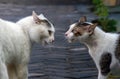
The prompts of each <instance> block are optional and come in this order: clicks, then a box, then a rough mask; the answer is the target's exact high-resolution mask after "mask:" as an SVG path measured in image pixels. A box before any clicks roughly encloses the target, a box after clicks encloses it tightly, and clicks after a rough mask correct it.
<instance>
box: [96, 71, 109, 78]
mask: <svg viewBox="0 0 120 79" xmlns="http://www.w3.org/2000/svg"><path fill="white" fill-rule="evenodd" d="M107 78H108V75H102V73H101V72H100V71H99V73H98V79H107Z"/></svg>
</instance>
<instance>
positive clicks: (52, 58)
mask: <svg viewBox="0 0 120 79" xmlns="http://www.w3.org/2000/svg"><path fill="white" fill-rule="evenodd" d="M33 10H34V11H36V12H37V13H38V14H41V13H43V14H44V15H45V17H47V18H48V19H49V20H50V21H51V22H52V23H53V24H54V26H55V28H56V33H55V42H54V43H53V44H52V45H48V46H44V47H43V46H41V45H39V44H35V45H34V46H33V48H32V53H31V59H30V63H29V79H97V73H98V72H97V69H96V66H95V64H94V62H93V60H92V58H91V57H90V56H89V54H88V49H87V48H86V47H85V46H84V45H82V44H80V43H73V44H69V43H68V42H67V40H66V39H65V37H64V33H65V32H66V31H67V30H68V28H69V25H70V24H72V23H74V22H76V21H78V20H79V18H80V17H81V16H86V17H87V19H88V21H92V20H97V21H98V22H99V25H100V26H101V28H102V29H103V30H104V31H106V32H120V0H0V18H2V19H5V20H9V21H13V22H16V21H18V20H19V19H21V18H23V17H26V16H30V15H32V11H33ZM106 21H107V22H106ZM105 22H106V23H105ZM104 24H105V25H104ZM118 79H120V78H118Z"/></svg>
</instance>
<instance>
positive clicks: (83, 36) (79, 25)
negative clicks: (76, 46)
mask: <svg viewBox="0 0 120 79" xmlns="http://www.w3.org/2000/svg"><path fill="white" fill-rule="evenodd" d="M95 27H96V24H92V23H90V22H86V17H81V18H80V20H79V21H78V22H76V23H74V24H71V25H70V28H69V30H68V31H67V32H66V33H65V36H66V38H67V39H68V42H74V41H80V42H83V41H85V40H89V39H88V37H89V36H90V35H92V34H93V32H94V29H95Z"/></svg>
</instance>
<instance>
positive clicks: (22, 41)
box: [0, 11, 55, 79]
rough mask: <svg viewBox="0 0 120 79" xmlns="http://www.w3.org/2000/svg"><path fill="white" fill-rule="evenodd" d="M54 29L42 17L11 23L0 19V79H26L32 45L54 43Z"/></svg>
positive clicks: (35, 16)
mask: <svg viewBox="0 0 120 79" xmlns="http://www.w3.org/2000/svg"><path fill="white" fill-rule="evenodd" d="M54 32H55V29H54V27H53V25H52V24H51V23H50V21H48V20H47V19H46V18H45V17H44V16H43V15H39V16H37V14H36V13H35V12H34V11H33V14H32V16H29V17H26V18H23V19H21V20H20V21H18V22H17V23H13V22H10V21H6V20H2V19H0V79H28V66H27V65H28V62H29V59H30V52H31V47H32V43H42V44H46V43H50V42H53V41H54Z"/></svg>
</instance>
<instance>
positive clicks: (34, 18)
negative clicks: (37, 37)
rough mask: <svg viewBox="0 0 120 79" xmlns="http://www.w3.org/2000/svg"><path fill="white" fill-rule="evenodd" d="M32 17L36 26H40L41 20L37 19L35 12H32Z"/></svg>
mask: <svg viewBox="0 0 120 79" xmlns="http://www.w3.org/2000/svg"><path fill="white" fill-rule="evenodd" d="M32 16H33V20H34V21H35V23H36V24H40V23H41V22H42V20H41V19H40V18H39V17H38V15H37V14H36V12H35V11H33V12H32Z"/></svg>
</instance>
